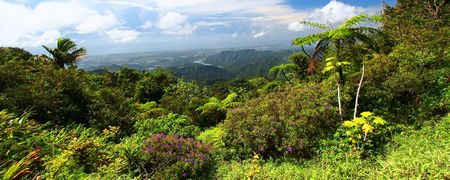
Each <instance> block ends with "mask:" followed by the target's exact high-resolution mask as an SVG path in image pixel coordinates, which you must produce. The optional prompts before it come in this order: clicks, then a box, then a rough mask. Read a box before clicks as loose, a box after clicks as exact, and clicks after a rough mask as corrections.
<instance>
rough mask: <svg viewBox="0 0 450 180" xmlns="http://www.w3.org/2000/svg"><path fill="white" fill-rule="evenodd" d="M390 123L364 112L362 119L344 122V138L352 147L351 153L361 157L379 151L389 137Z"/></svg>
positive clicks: (357, 118)
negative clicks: (387, 132) (387, 131)
mask: <svg viewBox="0 0 450 180" xmlns="http://www.w3.org/2000/svg"><path fill="white" fill-rule="evenodd" d="M387 125H388V122H387V121H386V120H384V119H383V118H382V117H379V116H375V115H374V114H373V113H372V112H369V111H366V112H362V113H361V116H360V117H356V118H354V119H353V120H348V121H344V122H343V124H342V130H343V131H344V132H345V133H343V137H344V139H345V142H346V144H348V145H350V146H349V148H350V149H351V151H350V152H351V153H352V154H354V153H356V154H357V155H360V156H365V154H368V153H372V152H373V150H377V149H378V148H379V147H380V146H381V144H382V143H383V142H384V139H386V138H384V136H387V134H386V132H385V131H386V130H387V129H388V127H387Z"/></svg>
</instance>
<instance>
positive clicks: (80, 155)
mask: <svg viewBox="0 0 450 180" xmlns="http://www.w3.org/2000/svg"><path fill="white" fill-rule="evenodd" d="M117 132H118V129H117V128H114V127H111V128H110V129H107V130H105V131H104V132H103V133H98V132H97V131H96V130H95V129H92V128H84V127H81V126H75V127H72V128H68V129H62V130H55V131H49V132H43V134H42V138H44V139H45V141H46V142H52V144H51V149H50V150H51V151H52V152H51V153H50V152H47V153H46V155H44V156H43V158H42V160H43V161H44V162H45V163H44V166H45V173H43V174H42V176H43V177H44V178H49V179H54V178H58V179H59V178H62V179H73V178H77V179H78V178H82V177H86V176H88V175H89V174H94V173H101V170H104V169H108V167H109V166H115V165H116V163H120V162H122V164H123V161H124V160H123V159H118V158H115V157H114V155H113V154H111V152H112V151H111V150H112V147H113V146H112V144H111V142H109V141H108V139H109V138H111V137H112V136H114V135H115V134H116V133H117ZM122 168H123V166H116V168H115V170H114V172H113V173H120V172H121V171H122ZM110 169H111V167H110Z"/></svg>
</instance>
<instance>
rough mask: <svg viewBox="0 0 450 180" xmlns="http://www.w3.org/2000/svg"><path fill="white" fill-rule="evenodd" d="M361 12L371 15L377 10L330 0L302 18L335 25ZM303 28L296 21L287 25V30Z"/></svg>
mask: <svg viewBox="0 0 450 180" xmlns="http://www.w3.org/2000/svg"><path fill="white" fill-rule="evenodd" d="M363 13H366V14H372V15H373V14H376V13H377V10H376V9H375V8H363V7H358V6H352V5H349V4H345V3H343V2H339V1H336V0H332V1H330V2H329V3H328V4H327V5H325V6H324V7H322V8H319V9H316V10H314V11H313V12H312V13H311V14H310V15H309V16H308V17H306V18H305V19H304V20H305V21H313V22H318V23H331V24H333V25H335V24H338V23H341V22H344V21H345V20H347V19H348V18H351V17H353V16H357V15H359V14H363ZM305 29H306V26H304V25H302V24H300V23H299V22H298V21H296V22H291V23H290V24H289V25H288V30H290V31H295V32H299V31H303V30H305Z"/></svg>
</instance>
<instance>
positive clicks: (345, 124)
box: [343, 121, 356, 128]
mask: <svg viewBox="0 0 450 180" xmlns="http://www.w3.org/2000/svg"><path fill="white" fill-rule="evenodd" d="M355 125H356V124H355V123H354V122H352V121H344V124H343V126H344V127H348V128H351V127H353V126H355Z"/></svg>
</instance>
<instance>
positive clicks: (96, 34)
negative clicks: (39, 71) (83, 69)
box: [0, 0, 395, 54]
mask: <svg viewBox="0 0 450 180" xmlns="http://www.w3.org/2000/svg"><path fill="white" fill-rule="evenodd" d="M383 2H386V3H388V4H394V3H395V0H386V1H382V0H341V1H335V0H332V1H330V0H314V1H311V0H57V1H56V0H41V1H38V0H0V34H2V36H0V46H17V47H22V48H25V49H27V50H30V51H32V52H34V53H42V52H43V51H42V48H41V45H49V46H53V45H54V44H55V42H56V39H57V38H58V37H69V38H72V39H74V40H75V41H76V42H77V43H78V44H79V45H80V46H83V47H85V48H87V49H88V53H89V54H106V53H126V52H144V51H160V50H184V49H198V48H230V47H243V46H255V45H262V44H286V45H288V44H289V43H290V41H291V39H293V38H295V37H298V36H303V35H306V34H309V33H312V32H315V31H316V30H314V29H309V28H306V27H304V26H302V25H301V24H299V23H298V21H301V20H307V21H316V22H322V23H331V24H339V23H341V22H342V21H344V20H345V19H347V18H349V17H352V16H355V15H358V14H361V13H366V14H378V13H379V12H380V10H381V8H382V5H383Z"/></svg>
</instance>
